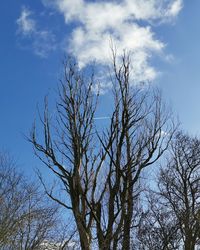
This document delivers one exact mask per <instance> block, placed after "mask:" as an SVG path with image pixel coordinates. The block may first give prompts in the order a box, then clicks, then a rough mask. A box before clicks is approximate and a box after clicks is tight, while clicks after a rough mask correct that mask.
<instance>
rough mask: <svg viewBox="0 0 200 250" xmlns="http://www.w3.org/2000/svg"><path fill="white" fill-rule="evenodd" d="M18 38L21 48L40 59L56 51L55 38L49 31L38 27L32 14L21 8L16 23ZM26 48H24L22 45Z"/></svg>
mask: <svg viewBox="0 0 200 250" xmlns="http://www.w3.org/2000/svg"><path fill="white" fill-rule="evenodd" d="M16 23H17V26H18V30H17V34H18V36H19V38H20V43H22V45H21V47H23V48H27V47H28V48H29V49H32V50H33V52H34V53H35V54H36V55H38V56H40V57H47V56H48V54H49V53H50V52H51V51H53V50H55V49H56V42H55V36H54V34H52V32H51V31H49V30H43V29H41V28H39V27H38V24H37V22H36V20H35V19H34V18H33V12H32V11H31V10H30V9H28V8H27V7H23V8H22V11H21V14H20V17H19V18H18V19H17V21H16ZM25 42H26V43H27V44H28V46H25V44H24V43H25Z"/></svg>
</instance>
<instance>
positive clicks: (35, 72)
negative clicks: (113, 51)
mask: <svg viewBox="0 0 200 250" xmlns="http://www.w3.org/2000/svg"><path fill="white" fill-rule="evenodd" d="M199 10H200V1H199V0H192V1H186V0H185V1H181V0H165V1H164V0H148V1H147V0H123V1H103V0H102V1H101V0H100V1H87V0H74V1H70V0H54V1H53V0H43V1H42V0H37V1H30V0H26V1H25V0H21V1H13V0H7V1H1V3H0V11H1V15H0V19H1V20H0V30H1V40H0V58H1V67H0V116H1V129H0V138H1V140H0V148H1V149H6V150H8V151H10V152H11V153H12V155H14V157H15V158H16V159H17V161H18V164H19V165H21V166H22V168H23V169H24V170H25V171H30V169H32V168H33V167H35V166H36V165H37V164H39V162H38V161H36V160H35V158H34V156H33V151H32V148H31V145H29V143H28V142H27V141H26V140H25V138H24V136H23V134H26V135H28V133H29V131H30V129H31V126H32V123H33V120H34V117H35V114H36V106H37V104H39V106H42V103H43V98H44V96H45V95H46V94H49V95H50V97H51V98H52V99H54V98H55V89H56V86H57V83H58V79H59V78H60V76H61V70H62V63H61V61H62V59H63V58H64V54H65V53H68V52H70V53H72V54H73V55H74V56H75V57H76V58H77V61H78V63H79V66H80V68H85V67H87V65H88V64H90V63H91V62H92V61H94V60H95V61H96V64H97V65H98V64H99V65H103V66H104V65H107V64H109V59H110V57H109V56H108V55H109V49H110V43H111V41H112V43H113V44H115V45H116V47H117V50H118V54H119V55H120V53H122V51H123V49H128V50H131V51H132V55H133V62H134V63H133V65H134V67H133V72H134V74H133V82H135V81H141V80H142V81H143V80H144V81H146V80H147V81H150V82H152V84H156V85H158V86H159V87H160V88H161V89H162V91H163V95H164V98H165V99H166V101H167V102H169V103H170V104H171V106H172V108H173V110H174V113H175V114H177V115H178V116H179V119H180V121H181V122H182V127H183V128H184V129H185V130H187V131H189V132H190V133H192V134H199V135H200V109H199V107H200V98H199V96H200V82H199V78H200V56H199V54H200V46H199V44H200V26H199V23H200V16H199ZM99 77H101V76H99ZM102 88H104V90H106V89H108V88H109V86H107V85H106V84H105V82H104V83H103V86H102ZM105 98H107V101H108V102H109V97H108V96H106V95H105ZM102 115H103V116H106V115H107V114H106V113H104V110H102Z"/></svg>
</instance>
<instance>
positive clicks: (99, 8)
mask: <svg viewBox="0 0 200 250" xmlns="http://www.w3.org/2000/svg"><path fill="white" fill-rule="evenodd" d="M43 3H44V4H46V5H48V4H51V5H54V6H55V7H56V8H57V10H58V11H59V12H60V13H62V14H63V16H64V18H65V23H66V24H67V25H70V24H71V23H73V22H74V23H75V24H76V25H75V28H74V29H73V30H72V32H71V36H70V39H69V40H68V45H67V46H66V49H67V51H69V52H71V53H72V54H73V55H74V56H75V57H76V58H77V60H78V63H79V65H80V67H84V66H86V65H87V64H89V63H91V62H92V61H96V63H99V64H101V65H107V64H109V62H110V58H111V56H110V54H111V53H110V52H111V49H110V41H111V40H112V43H113V44H114V46H116V48H117V53H118V55H119V56H120V55H122V53H123V51H124V50H125V49H126V50H127V51H130V52H131V54H132V62H133V65H134V66H133V73H134V74H133V75H134V76H135V80H136V81H149V80H150V81H151V80H154V79H155V78H156V76H157V74H158V72H157V71H156V70H155V69H154V68H153V67H152V66H151V65H150V59H151V58H152V56H153V55H155V54H160V55H163V54H164V53H163V49H164V48H165V44H164V42H162V41H160V40H158V39H157V38H156V36H155V34H154V32H153V30H152V27H151V24H152V22H153V23H154V22H158V23H163V22H170V21H171V20H173V19H174V18H175V17H176V16H177V15H178V13H179V12H180V10H181V8H182V6H183V2H182V0H119V1H117V0H116V1H111V0H110V1H104V0H99V1H95V2H91V1H87V0H73V1H71V0H43ZM141 21H142V25H141V24H139V23H141Z"/></svg>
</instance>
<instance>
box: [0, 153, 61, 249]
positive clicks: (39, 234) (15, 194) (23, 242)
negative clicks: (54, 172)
mask: <svg viewBox="0 0 200 250" xmlns="http://www.w3.org/2000/svg"><path fill="white" fill-rule="evenodd" d="M0 211H1V212H0V248H1V249H10V250H12V249H13V250H14V249H15V250H16V249H21V250H27V249H36V248H37V247H38V246H39V245H40V244H41V243H42V242H43V241H44V240H50V239H51V240H52V237H53V236H54V234H55V230H56V227H57V225H58V224H57V223H58V218H59V217H58V206H57V204H55V203H52V201H49V200H47V197H46V196H45V194H44V192H43V191H41V188H40V187H39V185H38V183H36V182H31V181H28V180H27V179H26V178H25V176H24V175H23V174H22V173H20V172H19V171H18V170H17V167H16V165H15V163H14V161H13V160H12V158H11V157H10V156H9V155H8V154H6V153H1V154H0Z"/></svg>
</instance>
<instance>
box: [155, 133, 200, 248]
mask: <svg viewBox="0 0 200 250" xmlns="http://www.w3.org/2000/svg"><path fill="white" fill-rule="evenodd" d="M170 148H171V150H170V151H171V156H170V157H169V159H168V161H167V165H166V166H165V167H163V168H162V169H161V170H160V177H159V183H158V188H159V191H158V192H157V194H155V195H156V196H157V199H158V200H159V203H160V204H162V208H163V211H162V210H160V216H162V217H163V216H165V214H170V217H168V218H171V219H170V220H171V222H173V223H176V231H177V233H176V235H177V238H179V236H178V235H180V238H181V241H180V244H179V249H180V248H181V246H183V248H184V249H185V250H194V249H195V247H196V246H197V245H198V244H199V237H200V223H199V211H200V172H199V170H200V141H199V139H198V138H192V137H190V136H188V135H185V134H184V133H182V132H179V133H178V134H177V135H176V138H175V139H174V141H173V143H172V145H171V147H170ZM154 210H155V206H154V207H153V210H152V211H154ZM163 227H166V222H165V221H161V222H160V228H163ZM181 242H182V243H181ZM181 249H182V248H181Z"/></svg>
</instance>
